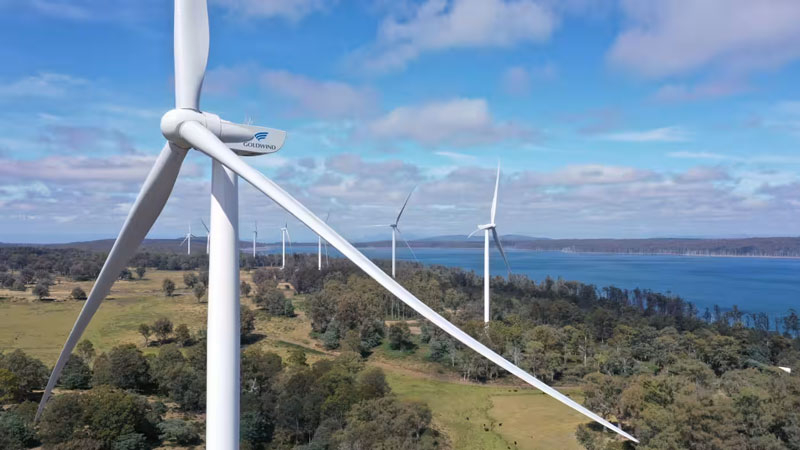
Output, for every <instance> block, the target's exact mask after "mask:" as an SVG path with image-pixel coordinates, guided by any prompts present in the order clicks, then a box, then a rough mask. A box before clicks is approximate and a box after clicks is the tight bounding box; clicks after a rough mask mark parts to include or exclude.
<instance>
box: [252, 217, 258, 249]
mask: <svg viewBox="0 0 800 450" xmlns="http://www.w3.org/2000/svg"><path fill="white" fill-rule="evenodd" d="M256 240H258V221H256V222H254V223H253V258H255V257H256Z"/></svg>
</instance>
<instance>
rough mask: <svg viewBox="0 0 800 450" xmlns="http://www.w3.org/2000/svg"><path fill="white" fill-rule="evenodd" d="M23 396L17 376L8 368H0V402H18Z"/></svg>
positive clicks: (23, 392)
mask: <svg viewBox="0 0 800 450" xmlns="http://www.w3.org/2000/svg"><path fill="white" fill-rule="evenodd" d="M24 397H25V389H24V388H23V387H22V383H20V381H19V378H18V377H17V376H16V375H14V373H13V372H11V371H10V370H8V369H0V404H4V403H9V402H18V401H20V400H22V399H23V398H24Z"/></svg>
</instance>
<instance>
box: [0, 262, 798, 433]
mask: <svg viewBox="0 0 800 450" xmlns="http://www.w3.org/2000/svg"><path fill="white" fill-rule="evenodd" d="M103 258H104V255H103V254H96V253H89V252H83V251H77V250H67V249H48V250H42V249H26V248H2V249H0V281H2V283H3V284H4V285H7V283H9V280H11V281H10V283H11V284H10V286H14V285H17V286H18V287H20V285H21V288H23V289H29V288H36V286H46V285H47V283H48V282H51V281H48V280H53V279H54V278H55V277H57V276H69V277H73V278H76V279H77V277H89V278H91V277H93V276H96V274H97V271H99V267H100V264H102V261H103ZM206 263H207V260H206V256H205V255H197V256H192V257H188V256H185V255H176V254H157V253H140V254H139V255H137V256H136V258H134V260H133V261H132V262H131V267H130V269H128V270H127V271H123V273H121V274H120V276H121V277H129V276H130V277H133V276H140V275H137V273H138V270H137V269H138V268H141V269H142V270H144V271H146V270H147V269H148V268H161V269H163V270H170V269H173V270H175V269H181V270H197V271H198V272H197V276H196V279H195V278H193V277H191V276H190V277H189V279H188V283H193V284H196V285H197V286H202V285H203V284H204V283H206V282H207V276H205V275H204V267H205V264H206ZM278 264H279V261H278V259H277V258H275V257H274V256H259V257H257V258H253V257H252V256H244V255H243V256H242V258H241V267H242V268H243V269H245V270H250V271H252V280H253V284H254V286H250V285H249V284H247V283H243V284H242V295H245V296H248V295H249V296H251V297H252V299H253V302H254V303H255V304H256V305H257V306H258V308H260V309H262V310H264V311H266V312H267V313H268V314H270V315H281V316H291V315H293V314H294V306H293V305H292V302H291V301H289V299H287V298H285V297H284V296H283V295H282V293H281V292H280V291H279V290H277V289H276V288H275V286H276V282H278V281H288V282H290V283H292V284H293V285H294V287H295V288H296V289H297V291H298V293H299V294H301V295H304V296H305V298H306V304H305V308H306V312H307V314H308V317H309V318H310V320H311V326H312V329H313V332H312V337H313V338H314V339H316V340H318V342H319V343H320V344H321V345H322V346H324V348H326V349H330V350H332V351H337V352H339V356H338V357H336V358H334V359H324V360H321V361H318V362H316V363H314V364H311V365H309V364H308V363H307V362H306V355H305V354H304V353H303V352H302V350H297V351H294V352H293V353H292V355H291V357H290V358H288V360H286V361H283V360H281V358H280V357H279V356H278V355H275V354H272V353H270V352H263V351H258V352H256V351H249V350H248V349H247V348H246V345H245V346H244V347H245V350H244V351H243V355H242V374H243V375H242V380H243V383H242V406H243V408H242V442H243V446H244V448H302V449H312V448H313V449H317V448H319V449H338V448H398V449H402V448H447V446H448V441H447V436H444V435H443V434H442V433H441V432H439V431H437V430H436V429H435V426H433V425H432V421H431V413H430V410H429V409H428V408H427V407H426V406H425V405H422V404H414V403H405V402H402V401H399V400H397V399H396V398H394V397H393V396H392V395H391V392H390V390H389V389H388V385H387V384H386V382H385V380H384V376H383V373H382V372H381V371H380V369H377V368H373V367H365V364H366V363H367V362H369V358H370V355H371V353H372V351H373V349H375V348H376V347H377V346H378V345H381V343H383V342H388V345H389V346H390V347H391V348H393V349H398V350H402V351H403V352H406V353H407V354H409V355H411V354H415V353H416V352H423V349H425V350H424V352H425V353H424V354H423V355H417V356H421V357H423V358H425V359H426V360H428V361H431V362H433V363H434V364H436V365H438V366H439V367H440V368H441V370H442V371H443V372H445V373H452V374H455V375H457V376H459V377H461V378H463V379H465V380H471V381H477V382H482V383H500V384H502V383H506V384H510V385H511V384H513V385H518V383H517V381H516V380H515V379H514V377H512V376H510V375H509V374H507V373H505V372H503V371H502V370H499V369H498V368H497V367H496V366H494V365H493V364H491V363H489V362H488V361H486V360H485V359H483V358H482V357H480V356H478V355H477V354H475V353H474V352H472V351H471V350H468V349H465V348H464V347H463V346H461V345H460V344H459V343H457V342H456V341H455V340H453V339H451V338H450V337H449V336H447V335H445V334H443V333H442V332H441V331H439V330H438V329H436V328H434V327H432V326H430V325H429V324H427V323H425V321H424V319H421V318H420V317H418V316H417V315H416V314H415V313H414V312H413V311H412V310H410V309H409V308H407V307H405V306H404V305H403V304H402V303H400V302H399V301H397V299H396V298H394V297H393V296H391V295H390V294H389V293H388V292H386V291H385V290H383V289H382V288H381V287H380V286H379V285H377V284H376V283H375V282H373V281H372V280H371V279H369V278H368V277H366V276H365V275H364V274H363V273H361V271H360V270H358V269H357V268H356V267H355V266H353V265H352V264H351V263H349V262H348V261H346V260H340V259H332V260H331V261H330V264H329V265H327V266H325V267H324V268H323V270H321V271H319V270H317V267H316V255H302V254H298V255H292V257H291V258H289V265H288V267H287V270H284V271H279V270H275V267H276V266H277V265H278ZM379 264H382V265H384V266H386V264H387V263H386V262H385V261H382V262H379ZM384 268H385V267H384ZM398 274H399V277H398V278H399V281H400V283H401V284H403V285H404V286H405V287H406V288H407V289H409V290H410V291H411V292H412V293H414V294H415V295H417V296H418V297H419V298H420V299H422V300H423V301H425V302H426V303H428V304H429V305H430V306H431V307H433V308H434V309H436V310H437V311H438V312H440V313H441V314H443V315H444V316H445V317H447V318H448V319H449V320H451V321H452V322H454V323H455V324H457V325H458V326H459V327H461V328H463V329H465V330H466V331H467V332H468V333H470V334H471V335H472V336H474V337H475V338H476V339H479V340H480V341H481V342H483V343H484V344H486V345H487V346H489V347H491V348H493V349H494V350H495V351H497V352H498V353H500V354H502V355H503V356H504V357H506V358H507V359H509V360H510V361H512V362H514V363H515V364H517V365H520V366H521V367H523V368H524V369H525V370H527V371H529V372H530V373H532V374H534V375H535V376H537V377H539V378H540V379H542V380H544V381H545V382H547V383H548V384H552V385H555V386H580V387H581V388H582V391H583V393H584V397H583V402H584V404H585V405H586V406H587V407H588V408H589V409H592V410H593V411H596V412H598V413H599V414H601V415H603V416H604V417H606V418H607V419H609V420H611V421H612V422H615V423H618V424H620V426H621V427H622V428H623V429H625V430H627V431H629V432H631V433H632V434H633V435H635V436H636V437H637V438H639V439H640V440H641V444H639V445H638V446H634V445H633V444H632V443H630V442H623V441H619V440H617V439H616V438H615V437H614V436H613V434H612V433H607V432H604V431H603V430H602V429H600V428H598V427H595V426H593V425H581V426H579V427H578V428H577V429H576V430H575V433H576V436H577V439H578V440H579V442H580V443H581V444H582V445H583V446H584V447H585V448H587V449H623V448H634V447H635V448H642V449H672V448H692V449H729V448H741V449H779V448H789V449H800V379H799V378H798V375H797V372H798V371H797V370H795V371H794V373H792V374H791V375H790V374H788V373H785V372H784V371H782V370H781V369H779V367H780V366H785V367H793V368H797V367H798V363H800V319H798V316H797V313H796V312H795V311H793V310H790V311H788V312H787V313H786V315H785V316H784V317H782V318H780V319H777V320H770V318H769V317H768V316H767V315H765V314H762V313H758V312H756V311H749V310H748V311H743V310H740V309H739V308H733V309H731V310H722V309H721V308H718V307H717V308H710V309H706V310H703V311H698V310H697V308H696V307H695V306H694V305H693V304H692V303H690V302H686V301H684V300H683V299H681V298H679V297H675V296H671V295H664V294H660V293H656V292H652V291H649V290H646V289H634V290H624V289H619V288H616V287H613V286H608V287H601V288H598V287H597V286H593V285H588V284H583V283H580V282H577V281H565V280H561V279H551V278H546V279H544V280H538V281H534V280H530V279H528V278H526V277H524V276H519V275H512V276H511V277H510V278H509V279H505V278H501V277H497V278H495V279H493V280H492V283H493V284H492V286H493V304H492V309H493V311H492V314H493V317H492V321H491V322H490V324H489V326H488V327H484V324H483V320H482V278H481V277H480V276H477V275H476V274H475V273H472V272H466V271H463V270H460V269H454V268H447V267H442V266H428V267H422V266H420V265H417V264H412V263H401V264H400V266H399V270H398ZM184 283H187V280H186V279H184ZM188 283H187V285H188ZM165 289H166V287H165ZM167 295H169V294H167ZM76 300H79V299H76ZM242 317H243V327H242V330H243V336H242V339H243V343H245V344H247V342H248V332H249V331H248V330H251V329H252V328H251V327H250V326H249V325H248V323H247V321H248V320H252V316H251V315H250V314H247V312H245V313H244V314H242ZM412 320H413V321H415V322H417V323H420V332H419V333H418V334H415V333H412V332H411V330H410V329H409V326H408V324H407V322H406V321H412ZM387 321H391V325H389V326H388V327H387V326H386V323H387ZM142 325H143V327H141V331H142V336H143V338H144V342H143V344H144V345H157V346H158V348H159V349H158V352H157V354H155V355H147V356H145V355H143V354H142V352H141V349H140V348H138V347H137V346H136V345H125V346H119V347H116V348H114V349H112V350H111V351H109V352H108V353H101V354H98V355H95V354H94V351H93V348H92V345H91V343H89V342H88V341H86V342H85V343H82V344H81V346H80V347H79V349H78V351H77V353H76V355H74V356H73V358H72V359H71V361H70V364H69V367H68V370H66V371H65V373H64V375H63V376H62V379H61V381H60V385H61V386H62V387H63V390H62V393H61V394H59V395H57V396H56V397H55V398H54V399H53V400H52V401H51V404H50V405H49V407H48V409H47V413H46V414H45V416H44V417H43V419H42V421H41V423H40V424H38V425H37V426H34V424H33V423H32V421H31V419H32V413H33V411H34V410H35V404H34V403H32V402H35V401H36V392H37V391H38V390H40V389H41V388H42V386H43V383H44V382H46V378H47V375H48V371H49V369H48V368H47V367H45V366H44V364H42V363H41V362H39V361H37V360H35V359H33V358H30V357H28V356H26V355H25V354H24V352H23V351H20V350H15V351H11V352H6V353H4V354H3V356H2V357H0V397H2V399H3V403H8V406H7V407H6V408H5V411H4V412H2V413H1V414H2V415H0V447H2V448H27V447H30V446H34V445H38V444H40V443H41V444H44V445H45V447H47V448H59V449H71V448H98V449H105V448H109V449H118V448H119V449H122V448H125V449H128V448H130V449H138V448H150V447H152V446H154V445H157V444H158V443H163V442H179V441H180V442H183V443H185V444H186V445H191V443H196V442H197V440H198V439H199V436H200V435H201V434H202V430H201V429H200V427H201V425H199V424H197V423H195V422H191V421H182V420H180V419H174V418H166V417H171V415H170V414H168V408H167V407H166V406H165V404H166V403H170V404H175V405H177V408H178V409H179V410H181V411H193V412H198V411H202V409H203V404H204V399H203V396H204V392H205V391H204V390H205V376H204V370H205V369H204V364H205V357H204V353H203V352H204V350H205V345H204V339H205V337H204V333H203V332H202V330H201V331H199V332H198V333H196V335H194V336H192V335H188V336H187V335H186V333H185V332H178V329H179V328H181V327H180V325H178V326H177V327H174V328H173V327H172V324H169V326H167V325H166V324H163V323H162V324H160V325H159V324H157V323H154V324H142ZM156 329H158V330H160V334H153V333H155V331H154V330H156ZM151 335H153V336H155V338H156V339H157V341H158V342H153V343H151V342H150V341H149V339H150V336H151ZM89 388H90V389H89ZM154 398H155V399H157V400H153V399H154ZM108 408H114V409H113V411H108ZM54 411H55V412H54ZM379 416H380V417H379ZM65 417H69V418H70V419H65Z"/></svg>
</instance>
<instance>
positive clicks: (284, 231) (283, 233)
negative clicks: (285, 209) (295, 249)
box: [281, 222, 292, 270]
mask: <svg viewBox="0 0 800 450" xmlns="http://www.w3.org/2000/svg"><path fill="white" fill-rule="evenodd" d="M287 240H288V241H289V246H291V245H292V237H291V236H289V223H288V222H287V223H286V224H285V225H284V226H283V227H282V228H281V270H283V269H284V268H285V267H286V241H287Z"/></svg>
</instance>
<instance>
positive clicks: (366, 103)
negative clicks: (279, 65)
mask: <svg viewBox="0 0 800 450" xmlns="http://www.w3.org/2000/svg"><path fill="white" fill-rule="evenodd" d="M261 82H262V84H263V85H264V86H265V88H268V89H271V90H274V91H275V93H276V94H278V95H282V96H285V97H289V98H291V99H293V100H295V101H296V102H297V103H298V105H299V107H300V108H301V109H302V110H304V111H307V112H310V113H312V114H314V115H315V116H317V117H322V118H336V117H350V116H362V115H365V114H368V113H370V112H372V111H374V110H375V109H376V107H377V93H376V92H374V91H373V90H371V89H368V88H359V87H354V86H351V85H349V84H347V83H343V82H341V81H329V80H326V81H318V80H314V79H311V78H308V77H305V76H302V75H297V74H293V73H290V72H287V71H285V70H269V71H265V72H264V73H262V75H261Z"/></svg>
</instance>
